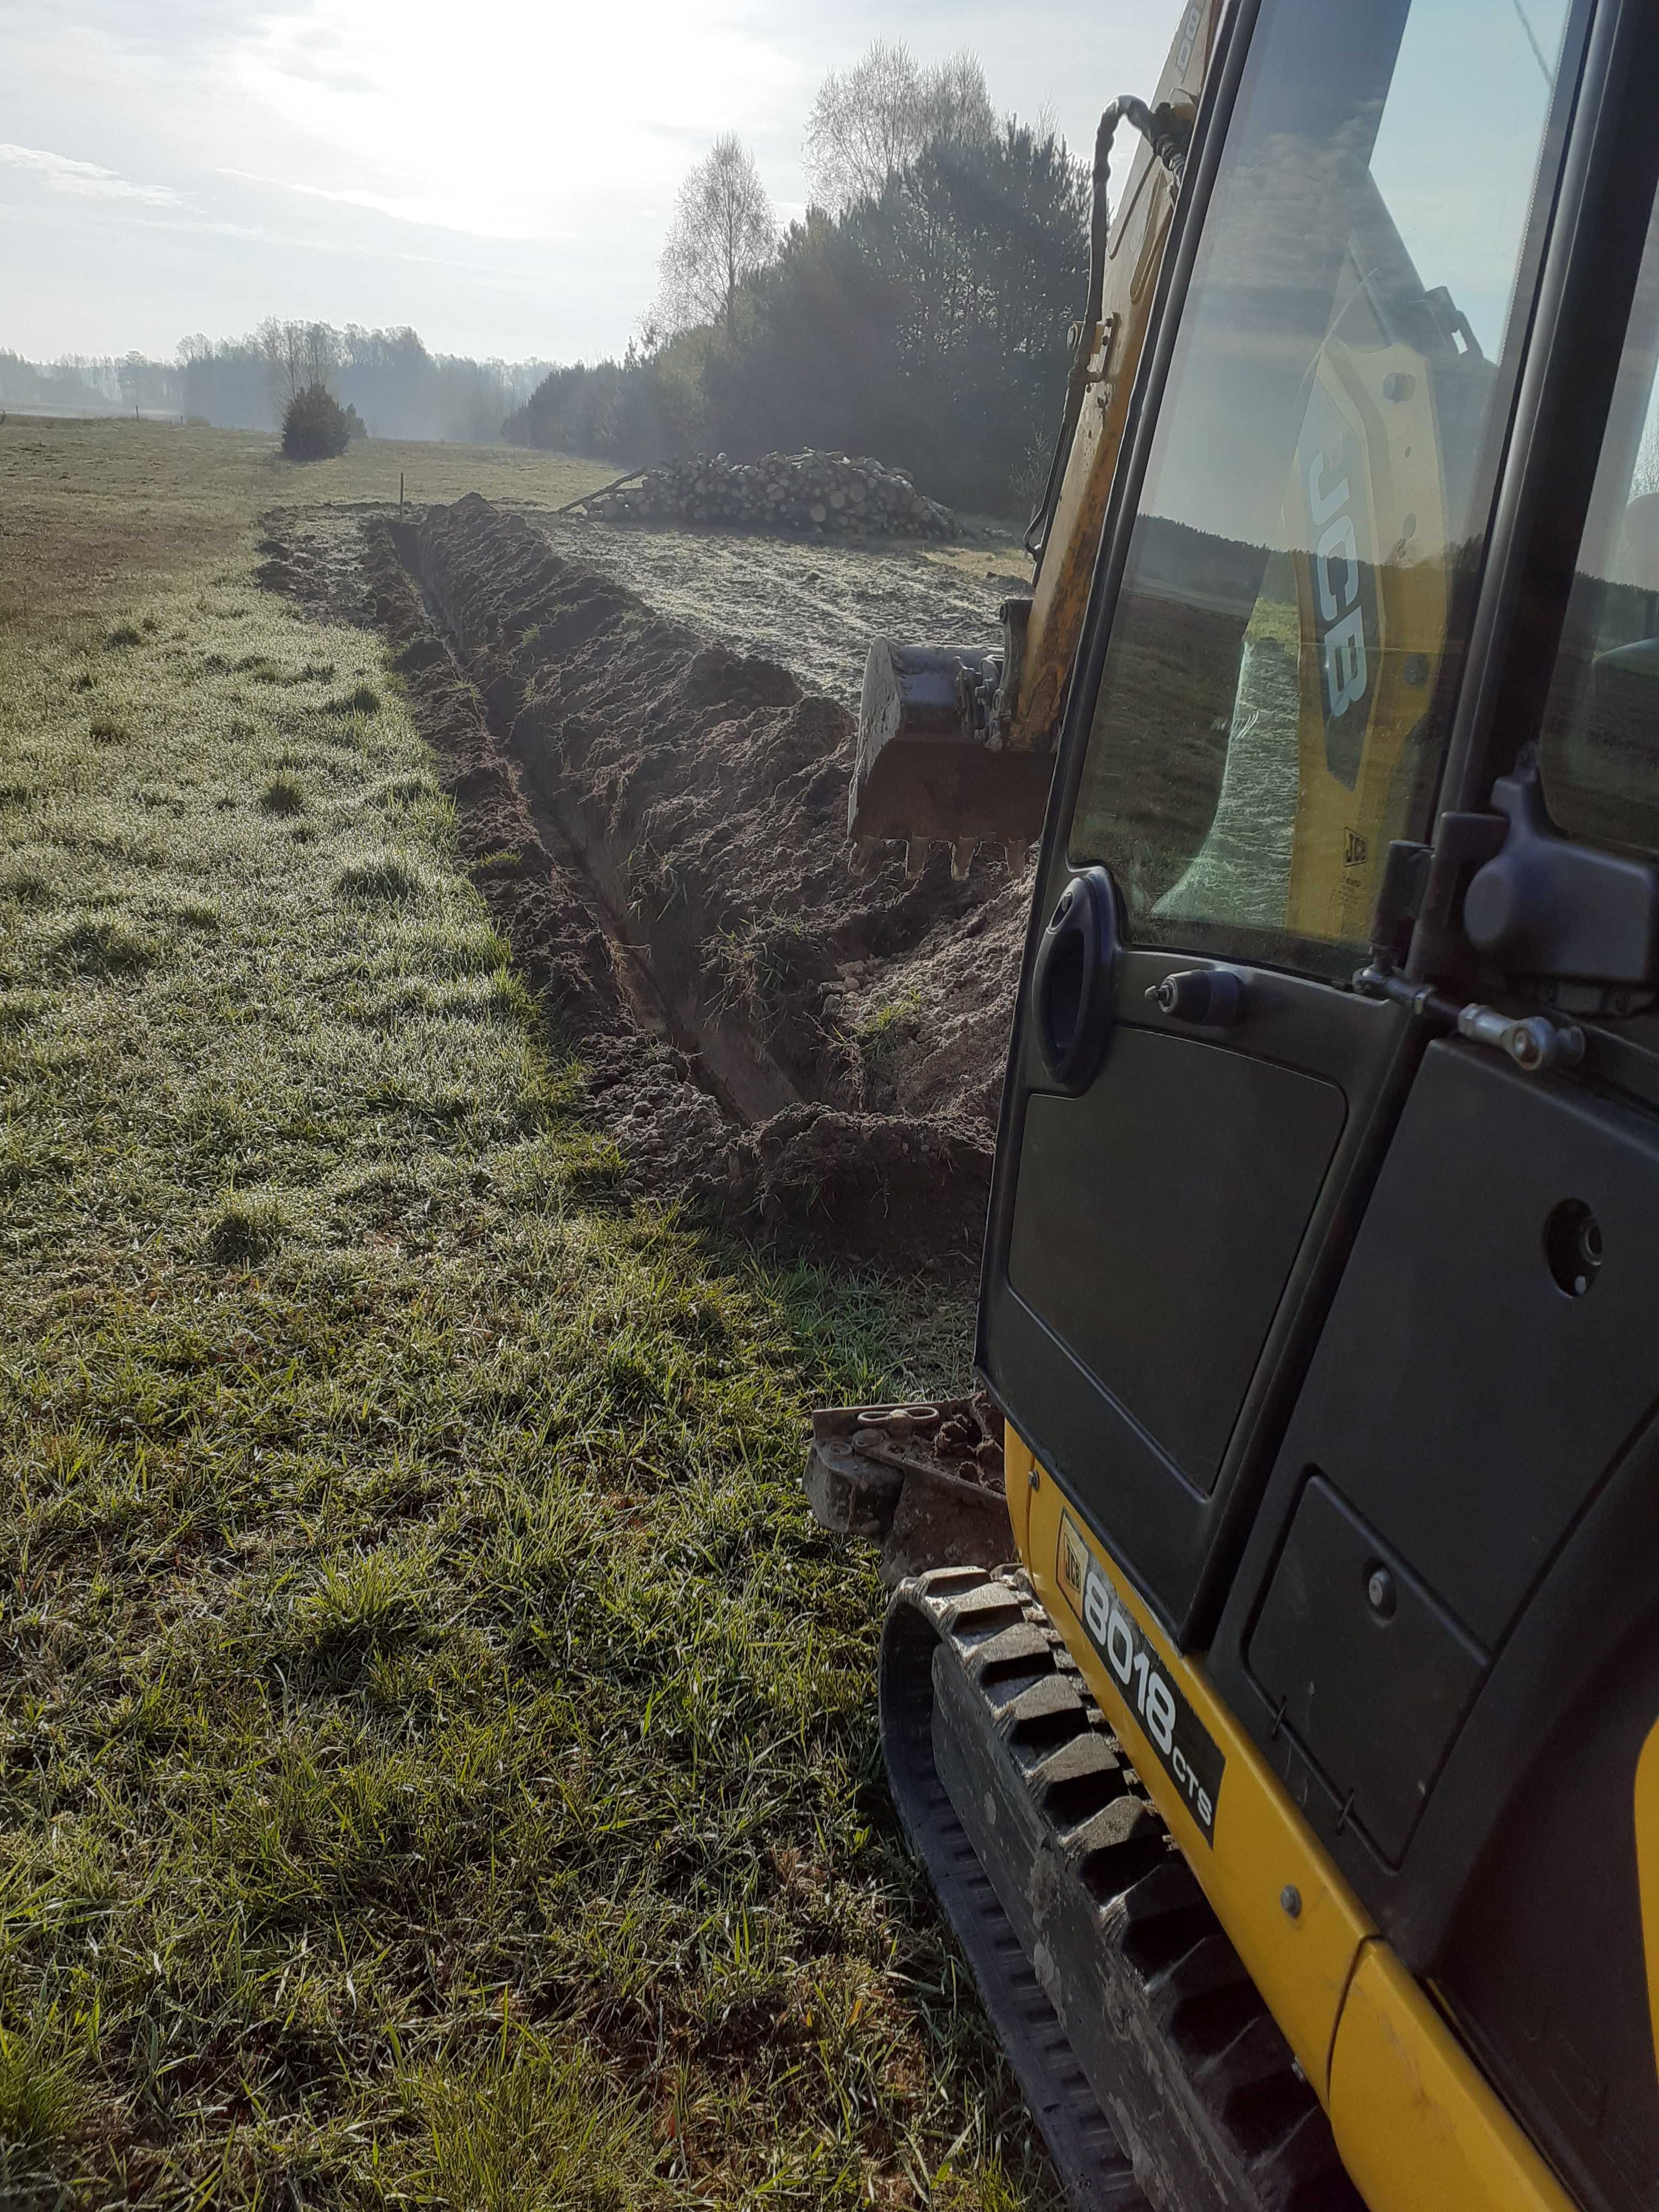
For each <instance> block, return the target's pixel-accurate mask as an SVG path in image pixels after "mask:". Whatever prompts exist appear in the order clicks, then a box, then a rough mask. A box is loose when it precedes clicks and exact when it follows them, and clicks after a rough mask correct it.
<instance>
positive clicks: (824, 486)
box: [584, 453, 960, 538]
mask: <svg viewBox="0 0 1659 2212" xmlns="http://www.w3.org/2000/svg"><path fill="white" fill-rule="evenodd" d="M584 506H585V511H586V513H588V514H590V515H593V516H596V517H598V518H599V519H600V520H604V521H605V522H646V523H649V522H715V523H726V524H728V525H735V526H737V527H738V528H739V529H746V530H780V531H805V532H809V533H812V534H817V535H823V536H829V535H831V534H833V535H836V536H842V537H848V538H894V537H900V538H954V537H956V536H957V532H958V530H959V528H960V526H959V525H958V523H957V520H956V517H955V516H954V515H953V514H952V513H951V511H950V509H949V508H948V507H940V506H939V504H938V502H937V501H933V500H931V499H927V498H925V497H924V496H923V495H922V494H921V492H919V491H918V490H917V489H916V488H915V485H914V484H913V483H911V481H910V479H909V477H907V476H906V475H905V474H904V472H903V471H902V470H901V469H887V468H884V467H883V466H882V465H881V463H880V462H879V461H872V460H868V459H860V460H849V459H848V457H847V455H846V454H845V453H768V454H766V455H764V456H763V459H760V460H758V461H732V460H728V459H726V455H725V454H724V453H700V454H699V455H698V456H697V458H696V460H687V461H665V462H664V463H663V465H662V466H661V467H660V468H655V469H647V470H646V471H644V473H643V474H641V475H636V476H634V477H625V478H623V480H622V481H621V482H620V483H616V484H612V485H608V486H607V487H606V488H605V490H604V491H602V492H596V493H595V494H594V495H592V497H591V498H590V499H588V500H587V501H586V502H584Z"/></svg>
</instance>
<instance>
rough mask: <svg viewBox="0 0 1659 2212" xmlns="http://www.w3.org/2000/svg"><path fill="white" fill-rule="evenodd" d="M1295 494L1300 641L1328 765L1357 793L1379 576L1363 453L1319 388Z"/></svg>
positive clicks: (1300, 448)
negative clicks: (1301, 562)
mask: <svg viewBox="0 0 1659 2212" xmlns="http://www.w3.org/2000/svg"><path fill="white" fill-rule="evenodd" d="M1296 492H1297V498H1298V499H1299V501H1300V503H1301V506H1302V508H1303V512H1304V516H1305V518H1306V520H1305V524H1304V527H1305V530H1306V533H1307V534H1306V536H1305V537H1304V538H1303V541H1302V542H1303V544H1304V546H1305V547H1306V549H1307V550H1306V553H1305V555H1304V559H1305V560H1306V562H1307V571H1306V574H1307V583H1306V586H1305V592H1306V597H1305V600H1304V611H1303V623H1304V639H1305V641H1306V643H1307V645H1308V646H1309V647H1310V648H1311V658H1312V659H1313V661H1314V665H1315V667H1316V670H1317V671H1318V673H1317V677H1316V682H1317V683H1318V685H1319V692H1320V700H1319V703H1320V707H1321V708H1322V716H1323V720H1324V725H1325V760H1326V764H1327V766H1328V768H1329V769H1330V771H1331V774H1332V775H1334V776H1335V777H1336V779H1337V781H1339V782H1340V783H1342V784H1344V785H1346V787H1347V788H1348V789H1349V790H1350V791H1352V789H1353V788H1354V786H1355V784H1356V783H1357V782H1358V778H1359V763H1360V761H1361V759H1362V758H1363V757H1364V750H1365V726H1366V723H1367V721H1368V720H1369V719H1370V701H1369V696H1368V695H1369V691H1370V674H1371V669H1372V667H1373V666H1374V665H1375V662H1376V651H1377V646H1378V641H1379V640H1378V631H1377V603H1376V569H1375V568H1374V566H1373V565H1372V555H1371V550H1370V547H1371V535H1372V532H1371V515H1370V488H1369V485H1368V483H1367V481H1366V476H1365V456H1364V447H1363V446H1362V445H1361V442H1360V441H1359V439H1358V436H1357V435H1355V433H1354V431H1353V430H1352V428H1351V427H1350V425H1349V424H1348V422H1347V421H1346V418H1345V417H1344V416H1343V414H1342V411H1341V410H1340V407H1339V406H1338V404H1337V403H1336V399H1335V398H1334V395H1333V393H1332V392H1329V391H1328V389H1327V388H1326V386H1325V385H1324V384H1323V383H1322V382H1319V381H1316V382H1315V384H1314V386H1313V389H1312V391H1311V392H1310V394H1309V398H1308V412H1307V416H1306V418H1305V420H1304V422H1303V426H1302V435H1301V437H1300V439H1299V440H1298V441H1297V452H1296Z"/></svg>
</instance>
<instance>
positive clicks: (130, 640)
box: [104, 623, 144, 652]
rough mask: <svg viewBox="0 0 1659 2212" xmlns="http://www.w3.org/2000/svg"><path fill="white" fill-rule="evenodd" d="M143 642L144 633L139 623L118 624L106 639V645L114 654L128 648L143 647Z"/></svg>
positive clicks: (107, 634)
mask: <svg viewBox="0 0 1659 2212" xmlns="http://www.w3.org/2000/svg"><path fill="white" fill-rule="evenodd" d="M143 641H144V633H143V630H141V629H139V627H138V625H137V623H116V625H115V627H114V629H112V630H109V631H107V632H106V635H105V637H104V643H105V645H106V647H109V648H110V650H111V651H112V652H119V651H121V650H123V649H124V648H125V647H128V646H133V645H142V644H143Z"/></svg>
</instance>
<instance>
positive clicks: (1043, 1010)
mask: <svg viewBox="0 0 1659 2212" xmlns="http://www.w3.org/2000/svg"><path fill="white" fill-rule="evenodd" d="M1116 978H1117V893H1116V892H1115V890H1114V889H1113V887H1112V879H1111V878H1110V876H1109V875H1108V874H1107V872H1106V871H1105V869H1104V868H1087V869H1085V871H1084V872H1083V873H1082V874H1081V875H1077V876H1073V878H1072V880H1071V882H1070V883H1069V884H1066V888H1065V890H1063V891H1062V892H1061V893H1060V901H1059V903H1058V904H1057V905H1056V907H1055V908H1054V913H1053V914H1052V915H1050V916H1049V918H1048V927H1047V928H1046V929H1045V930H1044V931H1043V933H1042V939H1041V940H1040V941H1039V943H1038V945H1037V952H1036V963H1035V964H1034V966H1033V968H1032V970H1031V1009H1032V1016H1033V1018H1034V1020H1035V1023H1036V1037H1037V1048H1038V1050H1039V1051H1040V1052H1041V1053H1042V1064H1043V1066H1045V1067H1046V1068H1047V1069H1048V1073H1049V1074H1050V1076H1051V1077H1052V1078H1053V1079H1054V1082H1055V1083H1056V1084H1057V1085H1059V1087H1060V1090H1062V1091H1070V1092H1072V1093H1073V1096H1075V1095H1076V1094H1077V1093H1079V1091H1086V1090H1087V1089H1088V1087H1089V1085H1091V1083H1092V1082H1093V1081H1094V1079H1095V1074H1096V1072H1097V1069H1098V1068H1099V1066H1100V1063H1101V1060H1102V1058H1103V1056H1104V1054H1105V1050H1106V1038H1107V1035H1108V1033H1109V1030H1110V1029H1111V1026H1112V1015H1113V1003H1112V998H1113V989H1114V986H1115V982H1116Z"/></svg>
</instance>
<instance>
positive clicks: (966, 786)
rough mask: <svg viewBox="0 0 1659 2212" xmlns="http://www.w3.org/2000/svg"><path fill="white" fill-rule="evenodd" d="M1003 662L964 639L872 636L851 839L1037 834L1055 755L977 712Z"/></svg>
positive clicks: (1025, 838) (957, 840)
mask: <svg viewBox="0 0 1659 2212" xmlns="http://www.w3.org/2000/svg"><path fill="white" fill-rule="evenodd" d="M1001 669H1002V664H1001V661H1000V659H999V657H998V655H997V654H995V653H984V652H981V651H979V650H978V649H977V648H975V647H969V646H926V645H895V644H893V643H892V642H891V641H890V640H889V639H887V638H878V639H877V640H876V641H875V642H874V643H873V644H872V646H871V647H870V654H869V658H868V659H867V660H866V663H865V669H864V696H863V700H862V702H860V708H859V750H858V764H857V766H856V768H855V769H854V772H853V788H852V791H851V793H850V794H849V796H848V808H847V827H848V834H849V835H850V836H852V837H853V838H854V841H855V842H858V843H859V844H860V845H867V844H868V843H869V842H873V841H878V840H881V839H884V838H890V837H902V838H904V839H906V840H907V841H911V842H921V844H923V845H926V844H927V842H932V841H939V840H943V841H944V842H947V843H949V844H952V845H956V844H962V843H972V842H976V841H978V840H980V839H985V840H987V841H992V842H996V843H999V844H1018V845H1029V844H1031V843H1033V842H1035V841H1036V838H1037V837H1038V836H1040V835H1041V834H1042V816H1043V811H1044V809H1045V808H1046V806H1047V805H1048V778H1049V775H1050V772H1051V771H1052V769H1053V768H1054V756H1053V755H1052V754H1051V753H1047V752H1042V753H1036V752H1030V751H1025V750H1016V749H1014V748H1013V747H1012V746H1003V745H1000V744H997V743H996V742H995V741H994V730H995V724H994V720H992V721H991V722H990V723H988V724H987V722H986V721H985V720H983V716H984V714H985V707H986V702H987V701H988V700H991V699H993V698H994V696H995V694H996V691H997V689H998V685H999V681H1000V675H1001Z"/></svg>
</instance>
